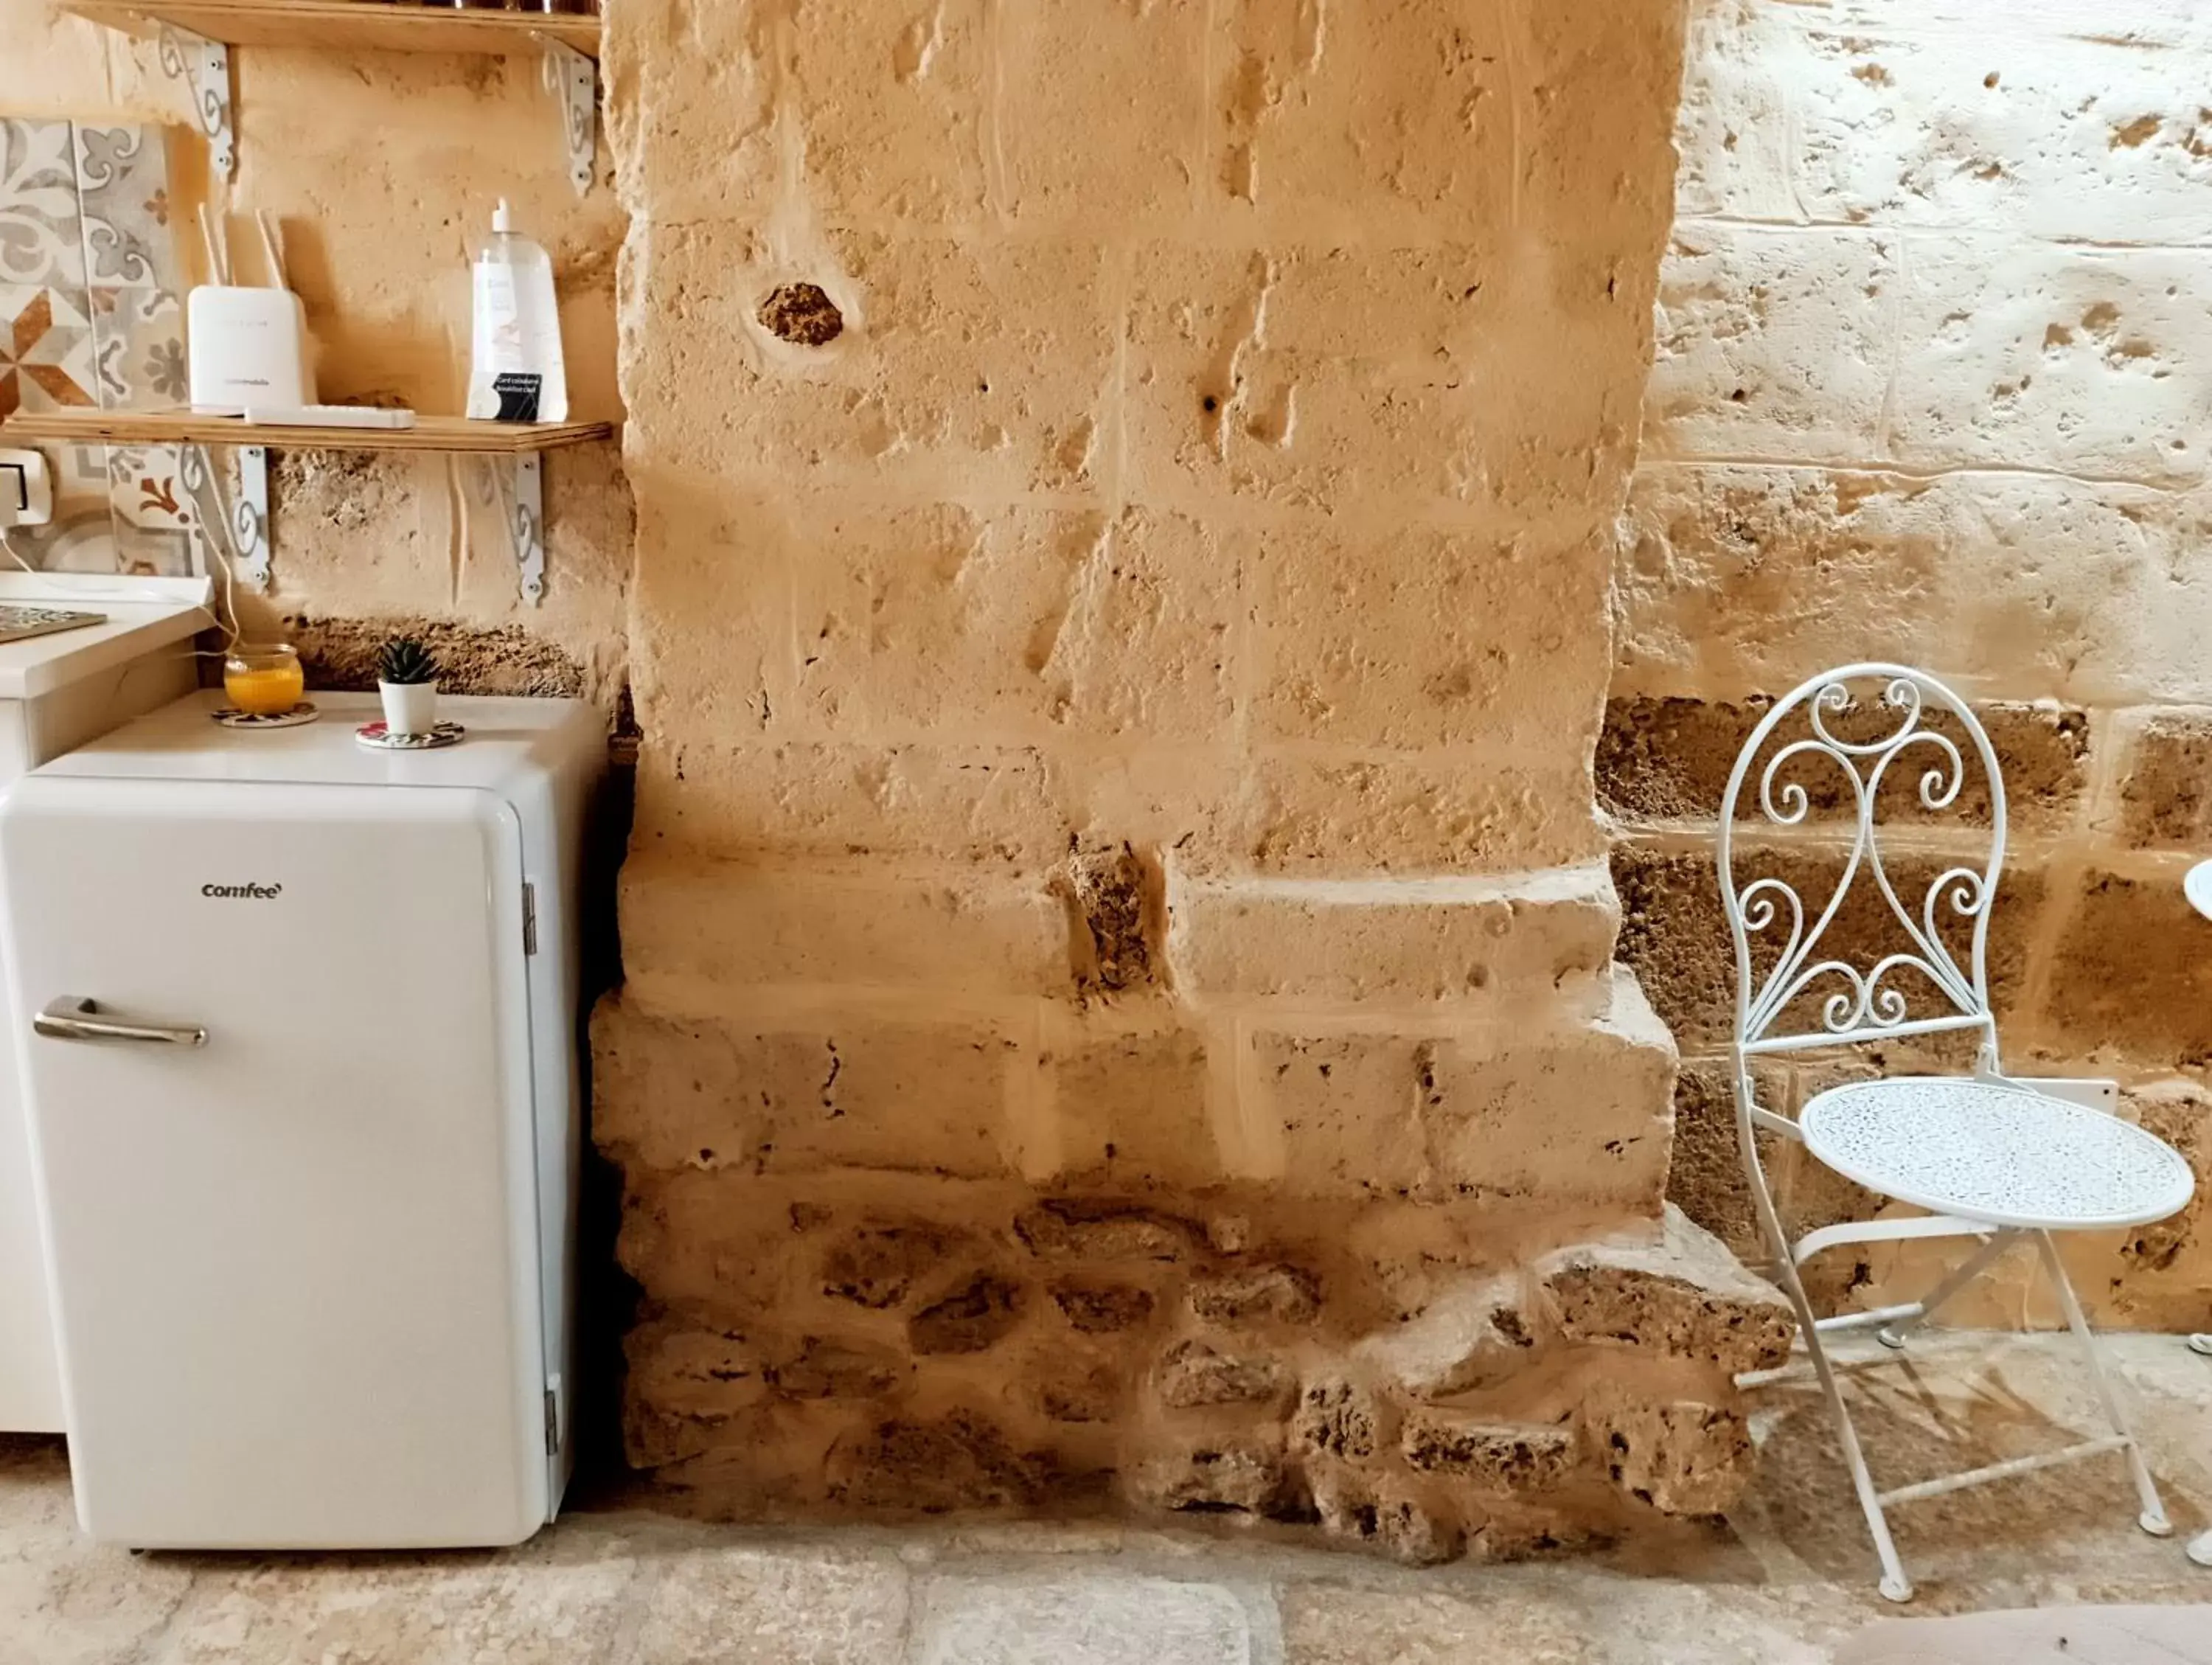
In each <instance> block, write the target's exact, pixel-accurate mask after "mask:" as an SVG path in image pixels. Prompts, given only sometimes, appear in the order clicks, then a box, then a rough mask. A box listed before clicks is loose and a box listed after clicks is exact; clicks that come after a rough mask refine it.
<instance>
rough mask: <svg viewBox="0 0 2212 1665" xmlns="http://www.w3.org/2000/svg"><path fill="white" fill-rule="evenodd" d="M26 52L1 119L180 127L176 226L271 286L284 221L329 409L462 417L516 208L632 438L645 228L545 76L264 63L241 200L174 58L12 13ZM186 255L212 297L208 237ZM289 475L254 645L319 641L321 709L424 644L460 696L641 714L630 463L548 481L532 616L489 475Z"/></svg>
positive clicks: (602, 460)
mask: <svg viewBox="0 0 2212 1665" xmlns="http://www.w3.org/2000/svg"><path fill="white" fill-rule="evenodd" d="M5 31H6V36H7V50H6V51H5V52H0V116H21V117H28V118H69V119H74V120H78V121H86V122H98V121H149V122H161V123H163V124H165V125H167V127H168V130H169V134H170V151H171V156H172V177H171V179H170V181H169V185H170V190H169V200H168V202H167V214H168V216H169V220H168V223H169V225H170V227H171V228H172V229H173V230H179V229H182V228H187V227H189V226H190V225H191V221H192V216H193V214H194V212H195V209H196V205H197V204H198V203H199V202H201V201H207V202H210V204H213V205H214V206H215V207H216V208H217V209H218V210H226V211H228V213H229V214H231V215H232V216H234V218H233V235H234V242H235V245H236V246H238V248H239V256H238V258H239V259H240V264H241V268H242V269H244V270H246V271H247V273H248V275H250V276H255V277H256V278H258V274H259V266H258V258H256V259H253V260H252V262H251V264H249V257H250V256H251V255H252V234H251V226H252V214H253V213H254V212H255V211H256V210H267V211H269V212H270V213H272V214H273V215H275V216H276V218H277V219H278V220H279V222H281V223H282V225H283V231H284V235H285V240H286V247H287V251H288V260H289V268H290V276H291V278H292V282H293V285H294V287H295V289H297V290H298V291H299V293H300V295H301V299H302V301H303V302H304V303H305V306H306V308H307V318H308V324H309V327H310V329H311V330H312V331H313V333H314V335H315V337H316V339H317V342H318V343H319V346H320V347H321V349H322V357H321V360H320V362H319V366H318V374H319V383H320V386H319V392H320V393H321V396H322V397H323V398H325V399H327V400H331V401H334V402H349V401H362V402H369V403H394V402H404V403H406V404H411V405H413V406H415V407H416V409H418V410H428V411H439V412H453V411H458V410H460V408H461V405H462V395H463V392H464V390H465V384H466V379H467V375H468V354H469V283H468V262H469V255H470V252H471V247H472V246H473V244H474V242H475V240H477V238H478V237H479V236H481V235H482V234H483V231H485V230H486V229H488V228H489V216H490V214H491V208H492V204H493V203H494V202H495V200H496V199H497V198H498V197H501V196H504V197H507V198H508V199H509V200H510V201H511V202H512V203H513V208H514V212H515V216H516V221H517V223H518V224H519V225H520V226H522V227H523V228H526V229H527V230H528V231H529V232H530V233H531V234H532V235H533V236H535V237H536V238H537V239H538V240H539V241H541V242H542V243H544V245H545V246H546V247H547V249H548V250H549V251H550V252H551V254H552V256H553V259H554V264H555V270H556V283H558V285H559V288H560V292H561V295H562V336H563V337H564V342H565V345H566V348H567V357H568V379H569V390H570V399H571V404H572V406H573V408H574V411H575V414H576V415H578V416H580V417H592V418H600V419H611V418H617V417H619V416H620V415H621V409H620V404H619V400H618V398H617V389H616V379H615V355H614V338H615V263H616V251H617V247H618V246H619V244H620V241H621V238H622V231H623V215H622V209H621V205H620V203H619V201H618V199H617V197H616V196H615V194H614V192H613V191H611V189H610V187H609V182H608V179H606V178H604V177H603V178H602V179H601V180H600V181H599V184H598V185H596V186H595V187H594V189H593V191H592V192H591V193H590V194H589V195H587V196H586V197H581V198H580V197H577V196H576V195H575V193H574V191H573V190H572V188H571V187H570V185H569V183H568V174H567V169H566V167H565V166H564V165H563V163H562V152H561V149H560V143H559V131H560V130H559V116H558V113H557V112H556V108H555V106H554V105H553V103H552V100H551V95H550V94H548V93H547V92H545V91H544V89H543V88H541V87H540V86H539V84H538V65H537V63H536V61H535V60H534V59H531V58H516V59H513V60H511V61H509V60H501V59H496V58H445V57H441V56H437V55H417V54H413V53H402V52H344V53H332V52H325V51H312V52H311V51H306V50H300V49H289V48H276V47H246V48H241V49H240V50H239V51H238V52H235V53H234V55H233V58H234V95H235V101H234V112H235V117H236V121H237V129H238V136H239V149H238V171H237V173H236V175H235V177H234V179H230V180H228V181H226V180H221V179H214V178H212V177H210V171H209V168H208V165H207V155H206V147H205V144H204V142H203V141H201V140H200V139H199V138H198V137H197V125H196V124H195V122H194V119H193V115H192V111H191V100H190V94H188V93H187V92H186V91H185V88H184V85H183V83H181V82H173V81H171V80H169V79H167V77H166V76H163V75H162V74H161V70H160V68H159V64H158V60H157V54H156V52H155V48H154V46H152V45H151V44H150V43H146V42H140V41H137V40H134V39H132V38H131V37H129V36H126V35H123V34H119V33H115V32H114V31H112V30H108V29H105V28H101V27H98V26H96V25H94V24H92V23H89V22H86V21H83V20H82V19H80V18H76V17H73V16H70V15H68V14H65V13H64V12H61V11H59V10H58V9H56V8H55V7H54V6H53V5H52V3H51V0H9V5H8V9H7V18H6V23H5ZM604 167H605V164H604V162H603V171H604ZM185 247H186V249H187V250H188V251H189V252H190V265H191V269H192V270H193V272H194V274H195V275H196V276H197V270H198V267H199V266H200V264H202V262H201V259H200V257H199V255H198V252H197V249H198V238H197V234H187V235H186V238H185ZM501 485H502V483H501V481H500V480H499V479H496V478H495V477H494V476H493V475H492V474H491V473H490V472H489V471H488V470H487V469H486V468H485V466H484V465H482V464H480V463H477V462H474V461H466V462H464V463H462V464H460V465H459V466H458V468H457V469H456V470H455V471H453V473H452V474H451V475H450V476H449V473H448V471H447V465H446V464H445V463H444V462H442V461H437V460H417V459H410V458H405V457H383V458H377V457H369V456H365V455H362V454H361V453H344V452H330V453H321V452H296V451H295V452H287V451H283V450H276V451H273V452H272V453H271V462H270V500H271V525H272V534H273V554H274V576H275V584H274V587H273V588H272V590H271V591H270V594H269V595H268V596H267V597H265V598H261V599H241V611H242V612H243V613H244V615H245V617H246V621H247V623H248V625H249V628H250V629H252V630H254V631H256V632H258V633H261V634H264V635H273V634H283V635H289V637H290V638H291V639H292V640H294V641H296V642H297V643H298V644H299V645H300V647H301V650H302V653H303V654H304V655H305V656H306V657H307V659H308V660H309V664H310V672H311V675H312V676H313V678H315V680H316V681H317V683H318V684H319V685H328V684H330V683H331V682H333V681H337V682H343V683H344V684H347V685H352V686H358V685H360V678H361V674H362V669H363V667H364V666H365V665H366V662H367V656H368V653H370V652H371V651H372V650H373V648H374V645H375V644H376V643H377V642H379V641H381V640H382V639H383V638H384V637H385V636H386V635H389V634H391V633H392V632H393V631H395V630H398V629H410V630H413V631H415V632H416V633H417V634H420V635H424V636H426V637H428V638H430V639H431V640H432V641H434V643H435V645H436V646H437V647H439V648H440V649H441V653H442V656H443V658H444V659H445V660H446V662H447V665H448V669H449V672H450V673H451V674H450V677H449V682H448V685H449V686H459V687H461V688H463V689H465V690H476V691H500V692H505V691H515V692H520V691H535V692H541V693H542V692H561V693H574V694H582V695H585V696H589V697H592V698H594V699H598V700H599V701H601V702H604V703H605V704H606V705H608V706H609V707H610V708H612V707H613V706H614V705H615V704H616V702H617V699H618V696H619V695H620V691H621V689H622V687H623V681H624V677H625V666H624V611H625V592H626V589H627V586H628V580H629V562H630V540H631V525H630V509H629V492H628V488H627V486H626V484H625V483H624V481H623V476H622V471H621V465H620V460H619V457H618V455H617V450H616V447H613V446H606V447H597V448H586V449H582V450H578V451H570V452H563V453H559V454H556V455H555V456H552V457H550V458H549V459H548V462H547V465H546V484H545V493H546V513H547V520H548V528H547V542H548V551H549V553H548V562H547V588H546V597H545V601H544V605H543V606H542V607H540V608H536V609H532V608H528V607H526V606H524V605H522V604H521V602H520V599H519V597H518V594H517V589H516V580H515V573H514V568H513V561H512V559H511V557H510V556H508V555H507V539H506V533H505V531H504V525H505V520H504V511H503V507H502V504H501V500H500V499H499V498H498V497H497V496H495V491H497V490H499V489H501Z"/></svg>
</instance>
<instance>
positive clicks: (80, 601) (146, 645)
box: [0, 573, 214, 700]
mask: <svg viewBox="0 0 2212 1665" xmlns="http://www.w3.org/2000/svg"><path fill="white" fill-rule="evenodd" d="M206 602H207V581H206V580H204V579H128V578H100V579H91V578H87V579H84V580H81V581H76V575H75V574H51V575H49V574H40V576H39V577H38V578H37V579H33V577H32V576H31V575H30V574H22V573H15V574H10V573H0V604H4V605H14V606H49V607H73V608H76V609H79V610H80V611H85V612H93V613H105V614H106V615H107V622H106V623H104V624H88V625H85V626H84V627H82V629H75V630H57V631H55V632H54V633H53V634H52V635H45V636H32V637H30V638H28V639H27V640H26V641H9V642H0V700H28V699H35V698H36V697H37V696H40V695H41V694H45V693H48V692H51V691H52V690H54V689H57V688H61V687H64V686H66V685H67V684H70V683H73V682H76V681H77V680H79V679H80V678H84V677H89V676H94V675H97V674H98V673H99V672H100V671H106V670H110V669H112V668H113V667H115V666H116V665H122V664H125V663H126V662H128V661H129V660H131V659H136V658H137V657H138V656H139V655H140V654H142V653H148V652H150V651H152V650H153V649H155V648H158V647H164V646H166V645H167V644H168V643H171V642H183V641H187V640H189V639H190V638H191V637H192V636H194V635H197V634H198V633H199V632H200V631H202V630H204V629H207V628H208V627H209V626H210V624H212V623H214V619H213V616H212V615H211V614H210V612H209V611H208V610H207V605H206Z"/></svg>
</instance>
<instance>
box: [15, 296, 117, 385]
mask: <svg viewBox="0 0 2212 1665" xmlns="http://www.w3.org/2000/svg"><path fill="white" fill-rule="evenodd" d="M88 310H89V307H88V301H87V300H86V297H85V293H84V291H83V290H82V289H55V288H52V287H50V286H47V285H44V284H38V283H0V416H12V415H14V414H15V412H16V411H18V410H64V409H66V408H68V407H70V406H75V405H83V406H89V405H93V404H97V403H98V399H97V397H96V395H95V393H94V387H93V383H94V372H93V349H92V320H91V319H90V318H89V317H88V315H87V314H88Z"/></svg>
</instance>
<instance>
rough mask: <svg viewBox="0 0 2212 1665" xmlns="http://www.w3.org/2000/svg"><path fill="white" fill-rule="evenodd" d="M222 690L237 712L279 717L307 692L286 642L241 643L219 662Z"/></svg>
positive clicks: (297, 661)
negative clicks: (237, 709) (220, 664)
mask: <svg viewBox="0 0 2212 1665" xmlns="http://www.w3.org/2000/svg"><path fill="white" fill-rule="evenodd" d="M222 691H223V692H224V693H225V694H227V695H228V696H230V702H231V703H232V704H233V705H234V706H236V707H237V708H239V709H240V711H244V712H247V713H249V714H252V715H253V716H256V717H281V716H283V714H285V713H286V712H288V711H289V710H290V709H291V708H293V707H294V706H295V705H297V704H299V703H300V701H301V696H304V695H305V694H306V693H307V673H306V672H305V671H302V670H301V668H300V656H299V654H297V653H295V652H294V651H293V650H292V645H291V643H289V642H286V641H241V642H240V643H239V644H238V645H237V646H236V647H233V648H232V649H231V650H230V652H229V653H228V655H227V656H226V657H225V658H224V659H223V662H222Z"/></svg>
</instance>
